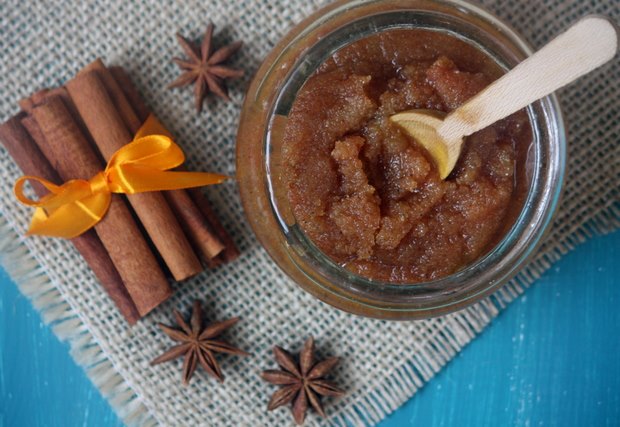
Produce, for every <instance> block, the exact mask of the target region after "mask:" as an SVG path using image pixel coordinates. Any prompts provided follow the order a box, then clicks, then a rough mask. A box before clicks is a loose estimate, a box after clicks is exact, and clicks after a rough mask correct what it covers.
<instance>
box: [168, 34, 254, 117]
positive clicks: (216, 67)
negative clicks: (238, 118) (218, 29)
mask: <svg viewBox="0 0 620 427" xmlns="http://www.w3.org/2000/svg"><path fill="white" fill-rule="evenodd" d="M214 28H215V27H214V25H213V24H211V23H210V24H209V25H208V26H207V31H206V32H205V35H204V38H203V39H202V44H201V46H200V50H199V49H197V48H196V47H195V46H194V45H193V44H192V43H190V42H189V41H188V40H187V39H186V38H184V37H183V36H182V35H180V34H178V33H177V40H178V41H179V44H180V45H181V47H182V48H183V50H184V51H185V54H186V55H187V56H188V57H189V58H188V59H180V58H173V59H172V60H173V61H174V62H175V63H176V64H177V65H178V66H179V68H181V70H182V71H183V73H182V74H181V75H180V76H179V77H178V78H177V79H176V80H175V81H173V82H172V83H170V85H169V86H168V89H171V88H175V87H180V86H188V85H190V84H194V102H195V104H196V110H197V111H198V112H200V111H201V110H202V104H203V101H204V99H205V97H206V96H207V93H208V92H209V91H211V92H213V93H214V94H216V95H217V96H219V97H221V98H223V99H225V100H227V101H230V98H229V97H228V89H227V88H226V83H225V80H226V79H232V78H238V77H241V76H243V71H242V70H235V69H234V68H230V67H228V66H226V65H224V64H223V62H225V61H226V60H227V59H228V58H230V57H231V56H232V55H233V54H234V53H235V52H236V51H238V50H239V49H240V48H241V46H242V44H243V43H242V42H235V43H231V44H229V45H227V46H224V47H221V48H219V49H217V50H216V51H215V52H213V46H212V44H213V43H212V41H213V30H214Z"/></svg>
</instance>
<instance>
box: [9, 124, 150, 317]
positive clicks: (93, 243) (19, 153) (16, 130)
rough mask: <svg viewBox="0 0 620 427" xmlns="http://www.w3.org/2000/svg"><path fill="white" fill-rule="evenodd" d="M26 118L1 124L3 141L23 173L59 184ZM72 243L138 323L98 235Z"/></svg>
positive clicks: (38, 190)
mask: <svg viewBox="0 0 620 427" xmlns="http://www.w3.org/2000/svg"><path fill="white" fill-rule="evenodd" d="M25 118H27V117H26V114H24V113H20V114H18V115H17V116H14V117H12V118H11V119H9V120H8V121H7V122H5V123H4V124H2V125H0V140H2V142H3V144H4V146H5V148H6V149H7V151H8V152H9V154H10V155H11V157H12V158H13V159H14V160H15V163H17V165H18V166H19V167H20V168H21V170H22V172H23V173H24V174H26V175H33V176H38V177H41V178H43V179H46V180H48V181H51V182H56V183H59V182H60V178H59V177H58V175H57V173H56V171H55V170H54V169H53V168H52V166H51V165H50V163H49V162H48V160H47V159H46V158H45V156H44V155H43V153H41V151H40V150H39V148H38V147H37V145H36V143H35V142H34V141H33V140H32V138H31V136H30V135H29V134H28V132H27V130H26V129H25V128H24V127H23V126H22V123H21V121H22V120H23V119H25ZM39 137H41V135H39ZM33 189H34V190H35V192H36V193H37V195H38V196H39V197H43V196H44V195H45V194H47V190H45V188H44V187H43V186H41V185H40V184H38V183H33ZM71 242H72V243H73V245H74V246H75V248H76V249H77V251H78V252H79V253H80V254H81V255H82V257H83V258H84V260H85V261H86V263H87V264H88V265H89V266H90V268H91V269H92V271H93V273H94V274H95V276H96V277H97V279H98V280H99V282H100V283H101V285H102V286H103V288H104V289H105V291H106V292H107V293H108V295H109V296H110V298H111V299H112V301H113V302H114V304H115V305H116V307H117V308H118V310H119V311H120V313H121V315H122V316H123V317H124V318H125V319H126V320H127V322H128V323H129V324H130V325H133V324H135V323H136V322H137V321H138V319H139V318H140V315H139V313H138V310H137V309H136V306H135V304H134V303H133V301H132V300H131V297H130V296H129V293H128V292H127V289H126V288H125V285H124V283H123V281H122V279H121V276H120V275H119V273H118V271H117V270H116V267H115V266H114V264H113V263H112V259H111V258H110V256H109V255H108V252H107V251H106V249H105V248H104V246H103V245H102V243H101V241H100V240H99V237H97V234H96V233H95V232H94V231H93V230H89V231H87V232H86V233H84V234H82V235H81V236H79V237H76V238H74V239H71Z"/></svg>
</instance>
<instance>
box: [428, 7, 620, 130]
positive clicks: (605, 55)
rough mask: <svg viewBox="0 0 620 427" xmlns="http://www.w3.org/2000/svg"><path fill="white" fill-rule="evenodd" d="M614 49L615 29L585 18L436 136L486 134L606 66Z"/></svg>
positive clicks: (454, 117) (599, 18)
mask: <svg viewBox="0 0 620 427" xmlns="http://www.w3.org/2000/svg"><path fill="white" fill-rule="evenodd" d="M617 49H618V34H617V32H616V29H615V27H614V25H613V24H612V23H611V22H610V21H608V20H607V19H606V18H604V17H602V16H597V15H591V16H587V17H585V18H583V19H581V20H580V21H578V22H577V23H576V24H574V25H573V26H572V27H570V28H569V29H568V30H567V31H566V32H564V33H562V34H561V35H559V36H558V37H556V38H555V39H553V40H552V41H551V42H549V43H548V44H547V45H546V46H545V47H543V48H542V49H541V50H539V51H538V52H536V53H535V54H534V55H532V56H530V57H529V58H528V59H526V60H525V61H523V62H521V63H520V64H519V65H517V66H516V67H515V68H514V69H513V70H511V71H510V72H508V73H507V74H505V75H504V76H503V77H501V78H500V79H499V80H496V81H495V82H494V83H492V84H491V85H490V86H488V87H487V88H486V89H485V90H483V91H482V92H480V93H479V94H478V95H476V96H475V97H473V98H472V99H471V100H469V101H468V102H467V103H465V104H464V105H462V106H461V107H459V108H458V109H456V110H454V111H453V112H452V113H451V114H449V115H448V116H447V117H446V118H445V120H444V122H443V124H442V125H441V127H440V128H439V133H440V134H441V135H442V136H443V137H444V138H445V139H447V140H450V139H454V138H457V139H458V138H461V137H463V136H467V135H471V134H472V133H474V132H477V131H479V130H481V129H484V128H485V127H487V126H489V125H491V124H493V123H495V122H496V121H498V120H501V119H503V118H505V117H507V116H509V115H510V114H512V113H514V112H516V111H519V110H520V109H522V108H524V107H526V106H527V105H529V104H531V103H532V102H534V101H536V100H538V99H540V98H543V97H545V96H547V95H549V94H550V93H552V92H554V91H555V90H557V89H559V88H561V87H563V86H565V85H567V84H569V83H571V82H572V81H574V80H576V79H577V78H579V77H581V76H582V75H584V74H586V73H588V72H590V71H592V70H594V69H595V68H597V67H599V66H600V65H602V64H604V63H605V62H607V61H609V60H610V59H611V58H613V57H614V55H615V54H616V50H617Z"/></svg>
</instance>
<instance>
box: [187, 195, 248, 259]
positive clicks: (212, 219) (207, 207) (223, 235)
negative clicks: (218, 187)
mask: <svg viewBox="0 0 620 427" xmlns="http://www.w3.org/2000/svg"><path fill="white" fill-rule="evenodd" d="M189 194H190V195H191V197H192V199H193V200H194V202H196V204H197V205H198V208H199V209H200V211H201V212H202V214H203V215H204V216H205V217H206V218H207V220H208V221H209V223H210V224H211V226H212V227H213V230H214V231H215V232H216V234H217V236H218V237H219V238H220V240H221V241H222V242H223V243H224V247H225V249H224V251H222V254H221V255H220V257H221V258H222V261H223V262H226V263H227V262H232V261H234V260H236V259H237V258H239V255H240V252H239V249H237V245H236V244H235V241H234V240H233V239H232V237H230V234H228V232H227V231H226V229H225V228H224V226H223V225H222V223H221V222H220V220H219V218H218V217H217V215H216V214H215V211H214V210H213V208H212V207H211V203H209V200H207V197H206V196H205V195H204V194H203V193H202V190H200V189H199V188H191V189H190V190H189Z"/></svg>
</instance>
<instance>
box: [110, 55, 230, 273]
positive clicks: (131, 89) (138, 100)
mask: <svg viewBox="0 0 620 427" xmlns="http://www.w3.org/2000/svg"><path fill="white" fill-rule="evenodd" d="M109 70H110V72H111V73H112V75H113V77H114V79H115V80H116V81H117V83H118V84H119V86H120V87H121V88H122V90H123V92H124V93H125V96H126V98H127V99H128V100H129V102H130V104H131V105H132V107H133V109H134V111H135V112H136V115H137V116H138V119H139V120H140V121H141V122H143V121H144V120H146V118H147V117H148V115H149V114H150V111H149V108H148V107H147V106H146V104H145V103H144V101H143V100H142V97H141V96H140V93H139V92H138V90H137V89H136V87H135V86H134V84H133V82H132V81H131V79H130V78H129V76H128V75H127V73H126V72H125V70H124V69H123V68H122V67H110V68H109ZM188 193H189V194H190V197H191V198H192V200H193V201H194V203H195V204H196V205H197V206H198V208H199V209H200V211H201V213H202V215H203V217H204V218H205V219H206V220H207V222H208V225H209V229H210V232H211V234H215V235H216V236H217V238H218V239H219V241H221V242H222V243H223V246H224V250H223V251H222V252H221V253H220V255H219V256H218V258H217V259H216V260H215V262H217V261H224V262H230V261H233V260H235V259H236V258H238V257H239V250H238V249H237V246H236V245H235V242H234V241H233V240H232V238H231V237H230V235H229V234H228V232H226V229H225V228H224V226H223V225H222V223H221V222H220V220H219V219H218V218H217V215H215V212H214V211H213V209H212V208H211V205H210V203H209V201H208V200H207V198H206V197H205V196H204V194H203V193H202V191H201V190H200V189H198V188H191V189H189V190H188ZM211 261H212V263H213V262H214V260H211Z"/></svg>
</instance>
